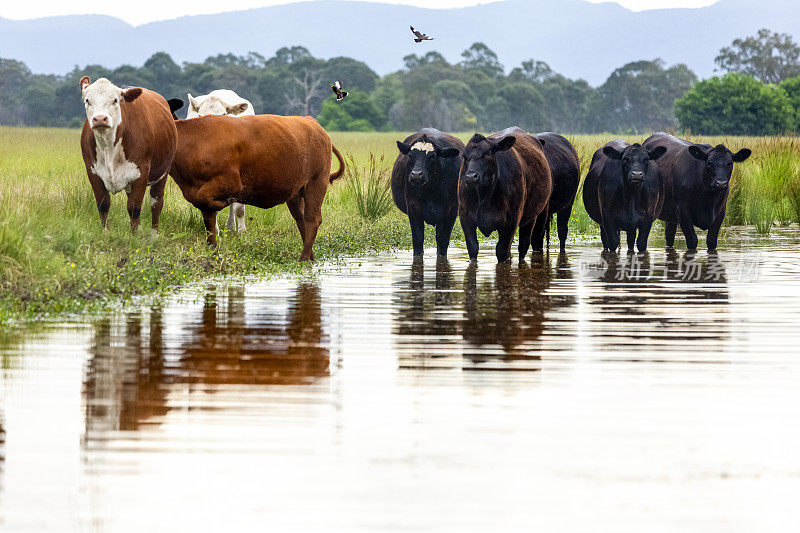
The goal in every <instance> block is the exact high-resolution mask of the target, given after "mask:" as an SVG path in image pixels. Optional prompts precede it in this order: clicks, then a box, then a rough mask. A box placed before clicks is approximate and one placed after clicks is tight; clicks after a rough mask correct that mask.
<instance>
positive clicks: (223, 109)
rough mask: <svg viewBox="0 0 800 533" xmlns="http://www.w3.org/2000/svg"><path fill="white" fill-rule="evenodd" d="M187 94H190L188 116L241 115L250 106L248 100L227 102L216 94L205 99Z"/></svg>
mask: <svg viewBox="0 0 800 533" xmlns="http://www.w3.org/2000/svg"><path fill="white" fill-rule="evenodd" d="M187 96H189V110H188V111H187V112H186V118H195V117H202V116H205V115H228V116H232V117H235V116H237V115H241V114H242V113H244V112H245V111H247V108H248V107H250V106H249V105H248V104H247V102H239V103H237V104H227V103H225V102H223V101H222V100H220V99H219V98H217V97H216V96H207V97H206V98H205V99H203V100H201V99H200V98H195V97H194V96H192V95H191V94H188V95H187Z"/></svg>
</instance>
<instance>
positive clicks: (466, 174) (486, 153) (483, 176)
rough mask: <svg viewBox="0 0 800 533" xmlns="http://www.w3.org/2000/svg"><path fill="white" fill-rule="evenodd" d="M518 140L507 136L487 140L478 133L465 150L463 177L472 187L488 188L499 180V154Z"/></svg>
mask: <svg viewBox="0 0 800 533" xmlns="http://www.w3.org/2000/svg"><path fill="white" fill-rule="evenodd" d="M515 142H517V138H516V137H514V136H513V135H506V136H505V137H503V138H502V139H487V138H486V137H484V136H483V135H481V134H480V133H476V134H475V135H474V136H473V137H472V139H470V140H469V142H468V143H467V146H466V147H465V148H464V161H463V162H462V163H461V177H462V179H463V180H464V183H465V184H466V185H467V186H470V187H476V186H487V185H490V184H491V183H493V182H494V180H495V179H497V160H496V155H497V153H498V152H503V151H505V150H508V149H510V148H511V147H512V146H514V143H515Z"/></svg>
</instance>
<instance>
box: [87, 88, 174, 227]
mask: <svg viewBox="0 0 800 533" xmlns="http://www.w3.org/2000/svg"><path fill="white" fill-rule="evenodd" d="M80 83H81V95H82V98H83V105H84V106H85V107H86V122H84V124H83V132H82V133H81V151H82V152H83V162H84V163H85V164H86V173H87V174H88V176H89V183H90V184H91V186H92V190H93V191H94V197H95V200H96V201H97V209H98V210H99V211H100V222H101V223H102V224H103V227H104V228H105V227H107V225H108V209H109V207H110V206H111V197H110V195H111V194H117V193H118V192H120V191H122V190H124V191H125V192H127V193H128V214H129V215H130V217H131V231H135V230H136V228H137V227H138V226H139V215H140V214H141V211H142V201H143V200H144V194H145V191H146V190H147V187H148V186H150V210H151V213H152V216H153V231H155V232H157V231H158V217H159V215H160V214H161V208H162V207H163V205H164V186H165V184H166V182H167V179H166V178H167V173H168V172H169V169H170V166H171V165H172V159H173V157H174V156H175V145H176V137H177V131H176V129H175V121H174V120H173V118H172V113H171V111H170V106H169V104H167V101H166V100H165V99H164V98H163V97H162V96H161V95H159V94H158V93H155V92H153V91H149V90H147V89H142V88H141V87H132V88H126V89H122V88H120V87H117V86H116V85H114V84H113V83H111V82H110V81H108V80H107V79H105V78H100V79H99V80H97V81H95V82H94V83H91V81H90V80H89V77H88V76H84V77H83V78H82V79H81V82H80Z"/></svg>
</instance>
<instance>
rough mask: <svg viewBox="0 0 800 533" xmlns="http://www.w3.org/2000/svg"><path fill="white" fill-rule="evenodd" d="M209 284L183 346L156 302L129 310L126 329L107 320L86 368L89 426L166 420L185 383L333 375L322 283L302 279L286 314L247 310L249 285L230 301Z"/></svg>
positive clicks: (290, 381)
mask: <svg viewBox="0 0 800 533" xmlns="http://www.w3.org/2000/svg"><path fill="white" fill-rule="evenodd" d="M217 302H218V291H217V290H216V289H214V288H210V289H209V290H208V292H207V293H206V294H205V305H204V306H203V310H202V313H201V314H200V315H199V316H196V317H195V316H192V317H190V318H191V320H190V321H189V325H188V327H186V328H184V329H183V330H182V335H183V336H184V337H185V340H184V342H181V343H180V345H170V343H168V342H166V340H167V339H165V336H164V328H165V320H164V314H163V312H162V311H161V309H159V308H154V309H153V310H152V311H151V313H150V317H149V323H148V321H145V316H146V315H143V314H142V313H139V312H136V313H131V314H129V315H127V316H126V320H125V325H124V328H119V327H115V326H114V325H113V324H112V322H111V320H110V319H108V318H106V319H103V320H100V321H99V322H98V324H97V326H96V329H95V335H94V340H93V345H92V348H91V355H92V357H91V358H90V360H89V365H88V368H87V372H86V382H85V389H84V392H85V396H86V417H87V420H86V427H87V430H100V431H102V430H136V429H139V428H140V427H141V425H142V424H143V423H150V424H153V423H159V422H160V419H161V418H163V417H164V416H165V415H166V414H167V413H168V412H169V411H170V409H171V406H170V404H169V395H170V393H171V392H172V391H175V389H176V386H177V387H178V388H180V386H181V385H185V384H191V385H215V386H220V385H235V386H240V385H261V386H263V385H305V384H310V383H313V382H315V381H316V380H318V379H319V378H322V377H325V376H327V375H329V353H330V352H329V350H328V347H327V346H328V336H327V333H326V331H325V326H324V321H323V318H322V307H321V304H322V300H321V297H320V293H319V288H318V287H317V286H316V285H314V284H311V283H306V282H302V283H300V284H299V285H298V287H297V289H296V290H295V291H293V293H292V294H291V295H287V297H286V298H282V299H281V303H284V302H286V303H288V309H287V311H286V312H284V311H283V310H281V311H277V312H272V311H271V310H270V309H269V308H266V310H263V309H259V308H258V307H256V308H255V309H253V310H252V311H251V310H250V309H249V308H248V309H247V311H248V312H245V311H246V310H245V299H244V290H243V289H242V288H241V287H235V286H232V287H230V288H229V290H228V294H227V306H221V305H218V303H217Z"/></svg>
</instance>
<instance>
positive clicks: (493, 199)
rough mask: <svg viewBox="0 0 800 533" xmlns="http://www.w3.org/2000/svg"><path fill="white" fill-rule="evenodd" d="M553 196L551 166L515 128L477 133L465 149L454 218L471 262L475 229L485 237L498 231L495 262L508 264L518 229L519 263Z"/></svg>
mask: <svg viewBox="0 0 800 533" xmlns="http://www.w3.org/2000/svg"><path fill="white" fill-rule="evenodd" d="M552 192H553V179H552V176H551V175H550V166H549V165H548V163H547V158H546V157H545V155H544V152H543V151H542V145H541V144H540V143H539V141H537V140H536V139H535V138H534V137H533V136H532V135H530V134H528V133H525V132H524V131H523V130H521V129H520V128H517V127H512V128H508V129H506V130H503V131H499V132H497V133H495V134H493V135H490V136H489V137H484V136H483V135H480V134H478V133H476V134H475V135H474V136H473V137H472V139H470V141H469V142H468V143H467V146H466V147H465V148H464V152H463V158H462V162H461V173H460V175H459V179H458V216H459V218H460V219H461V227H462V228H463V230H464V239H465V240H466V241H467V251H468V252H469V257H470V259H471V260H473V261H475V260H477V259H478V236H477V233H476V230H477V229H480V230H481V233H483V234H484V235H486V236H487V237H488V236H489V235H490V234H491V233H492V232H494V231H497V233H498V234H499V235H498V240H497V246H496V248H495V252H496V254H497V260H498V261H507V260H509V259H510V258H511V241H513V240H514V233H516V231H517V227H519V259H520V261H522V260H523V259H524V258H525V255H526V254H527V253H528V248H529V247H530V243H531V235H532V234H533V226H534V224H535V223H536V221H537V219H538V218H539V217H545V218H546V217H547V202H548V201H549V200H550V195H551V193H552Z"/></svg>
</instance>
